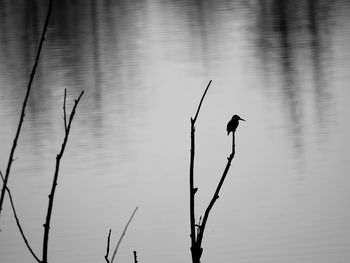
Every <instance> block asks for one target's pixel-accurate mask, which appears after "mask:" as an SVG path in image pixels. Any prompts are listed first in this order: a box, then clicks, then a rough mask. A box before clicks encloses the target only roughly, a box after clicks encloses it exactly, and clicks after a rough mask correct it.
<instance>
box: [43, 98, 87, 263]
mask: <svg viewBox="0 0 350 263" xmlns="http://www.w3.org/2000/svg"><path fill="white" fill-rule="evenodd" d="M83 94H84V91H82V92H81V93H80V95H79V97H78V99H77V100H75V102H74V106H73V109H72V112H71V114H70V116H69V121H68V123H66V122H65V124H64V125H65V127H64V128H65V136H64V139H63V143H62V146H61V150H60V152H59V154H58V155H57V156H56V167H55V174H54V178H53V181H52V188H51V192H50V194H49V204H48V207H47V214H46V221H45V224H44V237H43V259H42V262H43V263H47V253H48V242H49V233H50V221H51V215H52V208H53V201H54V196H55V191H56V186H57V180H58V172H59V168H60V163H61V159H62V156H63V153H64V150H65V148H66V144H67V141H68V136H69V131H70V128H71V124H72V121H73V117H74V114H75V109H76V107H77V105H78V103H79V101H80V98H81V96H83ZM65 100H66V91H65V93H64V101H65ZM63 112H64V119H66V117H65V115H66V110H65V107H64V109H63Z"/></svg>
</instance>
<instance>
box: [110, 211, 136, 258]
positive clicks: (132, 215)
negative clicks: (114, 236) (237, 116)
mask: <svg viewBox="0 0 350 263" xmlns="http://www.w3.org/2000/svg"><path fill="white" fill-rule="evenodd" d="M137 209H138V207H136V208H135V209H134V211H133V212H132V214H131V216H130V218H129V220H128V222H127V223H126V226H125V228H124V230H123V233H122V235H121V236H120V238H119V240H118V243H117V245H116V247H115V249H114V252H113V256H112V259H111V263H113V260H114V258H115V255H116V254H117V251H118V248H119V245H120V243H121V242H122V239H123V237H124V236H125V232H126V229H127V228H128V226H129V224H130V222H131V220H132V219H133V217H134V215H135V213H136V211H137Z"/></svg>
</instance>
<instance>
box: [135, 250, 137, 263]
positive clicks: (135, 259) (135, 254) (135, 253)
mask: <svg viewBox="0 0 350 263" xmlns="http://www.w3.org/2000/svg"><path fill="white" fill-rule="evenodd" d="M134 263H137V255H136V251H134Z"/></svg>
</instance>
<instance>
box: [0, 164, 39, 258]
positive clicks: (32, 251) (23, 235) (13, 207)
mask: <svg viewBox="0 0 350 263" xmlns="http://www.w3.org/2000/svg"><path fill="white" fill-rule="evenodd" d="M0 175H1V179H2V180H3V181H5V178H4V176H3V174H2V172H1V171H0ZM6 191H7V194H8V195H9V198H10V203H11V207H12V212H13V215H14V217H15V219H16V224H17V227H18V230H19V232H20V233H21V236H22V238H23V240H24V243H25V244H26V246H27V248H28V250H29V251H30V253H31V254H32V256H33V257H34V258H35V260H36V261H38V262H39V263H40V262H41V261H40V259H39V258H38V257H37V255H36V254H35V253H34V250H33V249H32V248H31V246H30V245H29V242H28V239H27V238H26V236H25V234H24V231H23V228H22V226H21V224H20V222H19V219H18V216H17V212H16V209H15V204H14V202H13V199H12V194H11V191H10V189H9V188H8V187H7V186H6Z"/></svg>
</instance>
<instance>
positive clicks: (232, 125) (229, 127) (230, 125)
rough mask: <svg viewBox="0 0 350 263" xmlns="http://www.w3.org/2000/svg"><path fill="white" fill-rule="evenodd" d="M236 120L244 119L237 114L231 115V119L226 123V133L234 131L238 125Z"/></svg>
mask: <svg viewBox="0 0 350 263" xmlns="http://www.w3.org/2000/svg"><path fill="white" fill-rule="evenodd" d="M238 121H245V120H243V119H242V118H241V117H239V116H238V115H233V117H232V119H231V120H230V121H229V122H228V123H227V128H226V130H227V135H229V134H230V132H233V133H234V132H235V131H236V129H237V127H238Z"/></svg>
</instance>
